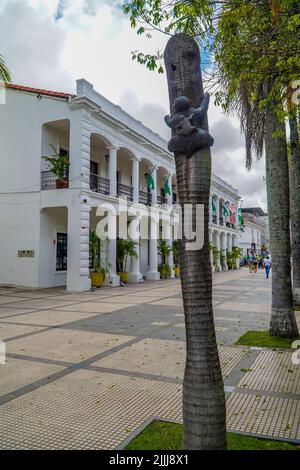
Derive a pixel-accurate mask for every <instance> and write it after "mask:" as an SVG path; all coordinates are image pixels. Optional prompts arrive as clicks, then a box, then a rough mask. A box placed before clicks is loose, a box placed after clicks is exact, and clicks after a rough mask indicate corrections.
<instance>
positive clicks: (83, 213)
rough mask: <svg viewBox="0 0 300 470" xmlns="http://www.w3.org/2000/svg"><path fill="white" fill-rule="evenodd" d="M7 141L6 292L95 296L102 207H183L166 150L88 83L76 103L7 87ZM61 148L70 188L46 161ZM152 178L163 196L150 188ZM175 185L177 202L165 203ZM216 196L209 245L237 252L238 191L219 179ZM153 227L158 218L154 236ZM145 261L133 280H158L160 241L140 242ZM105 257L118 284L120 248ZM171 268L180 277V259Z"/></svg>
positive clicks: (134, 265) (1, 211)
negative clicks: (93, 240) (95, 237)
mask: <svg viewBox="0 0 300 470" xmlns="http://www.w3.org/2000/svg"><path fill="white" fill-rule="evenodd" d="M2 101H4V100H2ZM0 140H1V156H0V220H1V230H0V284H1V283H2V284H13V285H19V286H27V287H31V288H35V287H39V288H45V287H53V286H64V285H66V286H67V289H68V290H71V291H83V290H87V289H89V288H90V279H89V263H90V259H89V258H90V256H89V231H90V230H91V229H95V227H96V225H97V223H98V221H99V214H98V213H97V208H98V206H99V204H101V203H103V202H105V203H109V204H111V206H113V207H115V208H116V211H117V210H118V209H117V208H118V207H119V201H120V199H122V198H123V197H126V198H127V200H128V201H129V203H130V204H134V203H143V204H145V205H147V206H150V205H153V207H158V206H159V207H160V205H162V204H167V205H169V206H171V205H172V204H173V202H176V199H177V194H176V181H175V176H174V175H175V167H174V160H173V157H172V155H171V154H170V153H169V152H168V150H167V143H166V141H165V140H163V139H162V138H161V137H160V136H159V135H158V134H156V133H154V132H152V131H151V130H150V129H148V128H147V127H145V126H144V125H143V124H142V123H141V122H139V121H137V120H135V119H134V118H133V117H131V116H130V115H129V114H127V113H126V112H125V111H124V110H123V109H121V108H120V107H119V106H116V105H114V104H113V103H111V102H110V101H108V100H107V99H106V98H104V97H103V96H102V95H100V94H99V93H98V92H96V91H95V90H94V88H93V86H92V84H90V83H89V82H87V81H86V80H83V79H82V80H78V81H77V93H76V95H70V94H66V93H59V92H52V91H47V90H40V89H35V88H29V87H23V86H18V85H12V84H10V85H7V86H6V89H5V104H4V103H3V104H1V105H0ZM53 148H54V149H55V150H56V151H57V152H59V154H60V155H64V154H66V155H68V156H69V162H70V166H69V171H68V175H67V180H68V182H67V184H66V186H64V187H61V186H60V185H58V184H57V180H56V178H55V176H54V175H53V174H52V172H51V171H49V166H48V165H49V164H48V163H47V161H46V160H45V159H44V158H43V157H44V156H51V154H53V150H52V149H53ZM149 174H151V176H152V179H153V183H154V189H148V188H147V184H146V180H147V176H148V175H149ZM166 182H167V183H168V186H169V188H170V190H171V191H170V192H171V194H165V184H166ZM211 191H212V193H211V202H212V205H213V206H214V209H213V210H212V211H211V215H210V239H211V241H212V243H214V245H216V246H217V247H218V248H220V249H229V250H230V249H231V247H232V246H234V245H237V244H238V236H237V234H238V231H237V221H236V212H237V205H238V200H239V196H238V192H237V190H235V189H234V188H232V187H231V186H230V185H229V184H227V183H226V182H225V181H223V180H221V179H220V178H218V177H216V176H213V180H212V190H211ZM224 207H226V208H227V209H225V212H226V211H227V212H226V213H225V215H224ZM116 223H118V224H119V223H120V221H117V222H116ZM154 224H155V222H153V224H152V219H151V229H150V231H151V233H152V231H154V230H156V227H155V226H154ZM168 243H169V244H171V243H172V234H170V239H169V240H168ZM137 252H138V258H132V259H131V260H130V261H131V262H130V263H129V264H130V266H128V270H129V272H130V274H129V280H130V281H132V282H138V281H140V280H142V279H143V278H145V279H149V280H158V279H159V278H160V276H159V272H158V263H159V256H158V254H157V239H156V238H155V237H153V238H150V239H149V240H144V239H143V240H142V239H141V240H140V241H139V243H138V246H137ZM101 256H104V257H105V258H106V261H107V262H108V264H109V276H108V278H107V282H108V283H110V285H113V286H114V285H118V284H119V277H118V275H117V272H116V241H115V240H110V242H109V243H107V244H106V250H105V252H104V254H103V253H102V255H101ZM168 263H169V264H170V266H171V268H172V265H173V259H172V256H171V255H170V256H169V258H168ZM172 273H173V271H172Z"/></svg>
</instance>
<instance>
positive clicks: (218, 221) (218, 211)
mask: <svg viewBox="0 0 300 470" xmlns="http://www.w3.org/2000/svg"><path fill="white" fill-rule="evenodd" d="M216 204H217V212H216V215H217V224H218V225H219V224H220V199H219V196H217V195H216Z"/></svg>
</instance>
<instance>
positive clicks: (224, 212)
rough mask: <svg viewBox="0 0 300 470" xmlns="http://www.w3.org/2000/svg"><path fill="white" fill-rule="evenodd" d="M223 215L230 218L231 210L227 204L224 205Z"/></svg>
mask: <svg viewBox="0 0 300 470" xmlns="http://www.w3.org/2000/svg"><path fill="white" fill-rule="evenodd" d="M223 215H225V217H228V216H229V210H228V207H227V205H226V204H225V203H224V204H223Z"/></svg>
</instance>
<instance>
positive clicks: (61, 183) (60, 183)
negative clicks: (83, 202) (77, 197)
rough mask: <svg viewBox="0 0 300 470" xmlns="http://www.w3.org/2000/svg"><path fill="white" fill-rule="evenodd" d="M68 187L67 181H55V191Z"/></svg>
mask: <svg viewBox="0 0 300 470" xmlns="http://www.w3.org/2000/svg"><path fill="white" fill-rule="evenodd" d="M67 187H68V181H67V180H65V181H62V180H56V189H64V188H67Z"/></svg>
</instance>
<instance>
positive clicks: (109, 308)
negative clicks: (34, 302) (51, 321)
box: [57, 302, 135, 313]
mask: <svg viewBox="0 0 300 470" xmlns="http://www.w3.org/2000/svg"><path fill="white" fill-rule="evenodd" d="M134 306H135V304H133V303H132V302H131V303H125V302H124V303H114V302H107V303H104V302H83V303H80V304H72V305H68V306H66V307H58V308H57V310H61V311H65V312H72V311H74V312H76V311H78V312H88V313H110V312H115V311H117V310H122V308H128V307H134Z"/></svg>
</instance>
